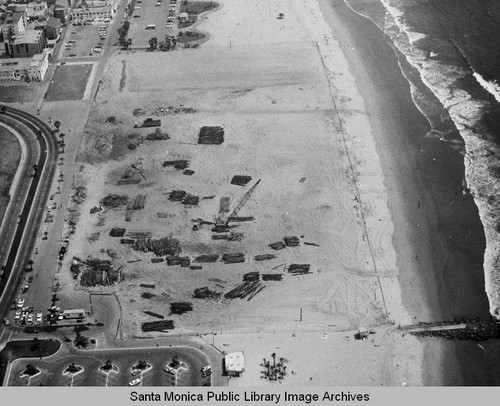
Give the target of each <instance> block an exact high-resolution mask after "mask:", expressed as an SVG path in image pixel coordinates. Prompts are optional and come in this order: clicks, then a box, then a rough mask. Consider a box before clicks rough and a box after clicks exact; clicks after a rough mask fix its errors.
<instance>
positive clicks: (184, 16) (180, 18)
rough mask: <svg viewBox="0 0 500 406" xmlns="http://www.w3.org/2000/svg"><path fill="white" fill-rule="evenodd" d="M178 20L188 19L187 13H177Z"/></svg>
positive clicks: (185, 20)
mask: <svg viewBox="0 0 500 406" xmlns="http://www.w3.org/2000/svg"><path fill="white" fill-rule="evenodd" d="M179 21H181V22H183V23H185V22H187V21H189V14H188V13H186V12H185V11H184V12H182V13H180V14H179Z"/></svg>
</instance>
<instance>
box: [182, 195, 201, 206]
mask: <svg viewBox="0 0 500 406" xmlns="http://www.w3.org/2000/svg"><path fill="white" fill-rule="evenodd" d="M199 202H200V198H199V197H198V196H194V195H189V194H188V195H186V196H185V197H184V199H182V204H184V205H185V206H198V203H199Z"/></svg>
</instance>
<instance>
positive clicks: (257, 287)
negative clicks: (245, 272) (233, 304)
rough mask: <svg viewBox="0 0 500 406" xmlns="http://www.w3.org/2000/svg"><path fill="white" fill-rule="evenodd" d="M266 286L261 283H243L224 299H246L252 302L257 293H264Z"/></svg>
mask: <svg viewBox="0 0 500 406" xmlns="http://www.w3.org/2000/svg"><path fill="white" fill-rule="evenodd" d="M265 287H266V286H265V285H263V284H262V283H261V282H259V281H254V282H243V283H242V284H241V285H239V286H237V287H236V288H234V289H233V290H231V291H229V292H227V293H226V294H225V295H224V297H225V298H226V299H236V298H240V299H245V298H246V297H248V299H247V300H251V299H252V298H253V297H254V296H255V295H256V294H257V293H259V292H260V291H262V289H264V288H265Z"/></svg>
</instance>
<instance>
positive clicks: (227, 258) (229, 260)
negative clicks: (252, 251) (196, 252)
mask: <svg viewBox="0 0 500 406" xmlns="http://www.w3.org/2000/svg"><path fill="white" fill-rule="evenodd" d="M221 259H222V261H223V262H224V263H226V264H235V263H238V262H245V254H242V253H240V252H238V253H234V254H224V255H222V258H221Z"/></svg>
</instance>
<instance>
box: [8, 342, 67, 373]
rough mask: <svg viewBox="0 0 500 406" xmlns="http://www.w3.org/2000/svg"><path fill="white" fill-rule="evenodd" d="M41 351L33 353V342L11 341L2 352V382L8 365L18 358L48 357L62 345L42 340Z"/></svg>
mask: <svg viewBox="0 0 500 406" xmlns="http://www.w3.org/2000/svg"><path fill="white" fill-rule="evenodd" d="M39 343H40V350H39V351H33V349H32V348H33V341H32V340H24V341H9V342H8V343H7V344H6V345H5V348H4V349H3V350H2V352H0V382H3V378H4V376H5V370H6V368H7V363H8V361H9V360H10V361H11V362H12V361H13V360H15V359H17V358H33V357H47V356H49V355H52V354H54V353H56V352H57V350H59V348H60V347H61V343H60V342H59V341H57V340H40V341H39Z"/></svg>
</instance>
